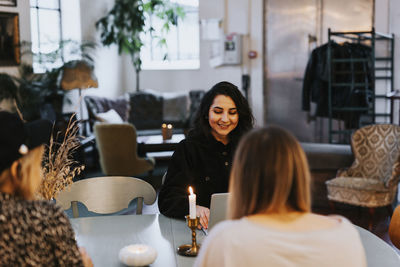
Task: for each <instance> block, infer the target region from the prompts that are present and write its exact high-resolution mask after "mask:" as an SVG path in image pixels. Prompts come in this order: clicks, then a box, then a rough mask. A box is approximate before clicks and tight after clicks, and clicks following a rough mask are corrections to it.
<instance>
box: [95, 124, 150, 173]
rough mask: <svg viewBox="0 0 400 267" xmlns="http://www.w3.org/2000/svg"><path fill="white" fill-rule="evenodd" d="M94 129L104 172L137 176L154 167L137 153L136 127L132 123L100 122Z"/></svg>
mask: <svg viewBox="0 0 400 267" xmlns="http://www.w3.org/2000/svg"><path fill="white" fill-rule="evenodd" d="M94 129H95V135H96V144H97V148H98V150H99V155H100V166H101V169H102V171H103V173H104V174H106V175H122V176H135V175H138V174H141V173H144V172H146V171H149V170H151V169H152V168H153V166H152V165H151V164H150V163H149V162H148V161H146V160H145V159H143V158H140V157H138V155H137V141H136V128H135V126H133V125H132V124H130V123H121V124H108V123H99V124H96V125H95V127H94Z"/></svg>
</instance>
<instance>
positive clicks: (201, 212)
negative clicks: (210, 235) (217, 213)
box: [196, 205, 210, 229]
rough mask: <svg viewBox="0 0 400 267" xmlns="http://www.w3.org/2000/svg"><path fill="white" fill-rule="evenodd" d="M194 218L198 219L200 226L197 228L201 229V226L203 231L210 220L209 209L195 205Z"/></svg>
mask: <svg viewBox="0 0 400 267" xmlns="http://www.w3.org/2000/svg"><path fill="white" fill-rule="evenodd" d="M196 216H198V217H200V224H199V226H198V228H199V229H201V226H203V228H204V229H207V228H208V219H209V218H210V209H209V208H206V207H203V206H199V205H196Z"/></svg>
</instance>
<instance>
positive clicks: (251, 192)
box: [228, 126, 311, 219]
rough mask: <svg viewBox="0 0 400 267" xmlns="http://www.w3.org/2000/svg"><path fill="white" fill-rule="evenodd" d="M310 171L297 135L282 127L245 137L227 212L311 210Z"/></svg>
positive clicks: (236, 214)
mask: <svg viewBox="0 0 400 267" xmlns="http://www.w3.org/2000/svg"><path fill="white" fill-rule="evenodd" d="M310 180H311V178H310V171H309V168H308V163H307V159H306V156H305V153H304V151H303V149H302V148H301V146H300V144H299V143H298V141H297V140H296V138H295V137H294V136H293V135H292V134H290V133H289V132H287V131H286V130H284V129H282V128H279V127H274V126H271V127H267V128H261V129H256V130H253V131H251V132H250V133H248V134H247V135H245V136H244V137H243V139H242V140H241V142H240V143H239V146H238V148H237V150H236V153H235V157H234V161H233V167H232V172H231V177H230V186H229V192H230V193H231V196H230V198H229V208H228V216H229V218H231V219H239V218H241V217H243V216H248V215H252V214H258V213H283V212H285V211H288V210H294V211H301V212H309V211H310V210H311V193H310V190H311V189H310Z"/></svg>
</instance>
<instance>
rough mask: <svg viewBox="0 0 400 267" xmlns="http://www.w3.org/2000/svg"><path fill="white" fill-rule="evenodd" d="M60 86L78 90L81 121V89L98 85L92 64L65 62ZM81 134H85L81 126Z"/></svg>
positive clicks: (65, 88) (64, 88) (75, 61)
mask: <svg viewBox="0 0 400 267" xmlns="http://www.w3.org/2000/svg"><path fill="white" fill-rule="evenodd" d="M60 87H61V88H62V89H63V90H74V89H78V90H79V115H80V119H81V121H83V103H82V89H87V88H97V87H99V84H98V82H97V78H96V76H95V74H94V72H93V66H90V65H89V64H88V63H87V62H86V61H82V60H73V61H69V62H67V63H65V64H64V66H63V70H62V75H61V82H60ZM82 134H83V135H85V134H86V127H85V128H83V131H82Z"/></svg>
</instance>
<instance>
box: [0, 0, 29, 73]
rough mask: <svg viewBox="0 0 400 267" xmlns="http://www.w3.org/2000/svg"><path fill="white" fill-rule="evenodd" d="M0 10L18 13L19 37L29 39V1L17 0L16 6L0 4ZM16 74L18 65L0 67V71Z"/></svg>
mask: <svg viewBox="0 0 400 267" xmlns="http://www.w3.org/2000/svg"><path fill="white" fill-rule="evenodd" d="M0 12H12V13H18V14H19V33H20V35H19V38H20V41H31V26H30V25H31V24H30V9H29V1H27V0H19V1H17V6H16V7H8V6H0ZM1 72H5V73H8V74H10V75H18V66H13V67H0V73H1Z"/></svg>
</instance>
